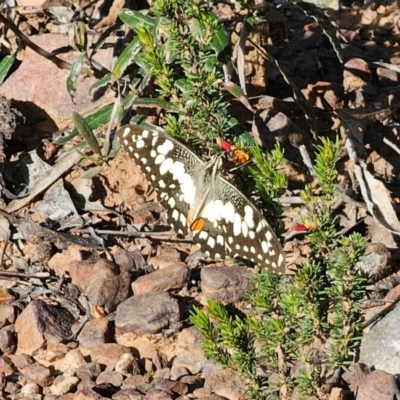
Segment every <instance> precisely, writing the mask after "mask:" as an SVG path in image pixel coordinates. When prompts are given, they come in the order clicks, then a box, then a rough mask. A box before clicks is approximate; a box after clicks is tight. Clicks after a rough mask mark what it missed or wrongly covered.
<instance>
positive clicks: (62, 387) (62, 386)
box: [50, 375, 79, 396]
mask: <svg viewBox="0 0 400 400" xmlns="http://www.w3.org/2000/svg"><path fill="white" fill-rule="evenodd" d="M78 382H79V379H78V378H76V377H75V376H65V375H60V376H57V378H56V379H54V382H53V384H52V385H51V386H50V392H51V394H55V395H56V396H62V395H64V394H66V393H68V392H70V391H72V389H73V388H74V387H75V386H76V385H77V384H78Z"/></svg>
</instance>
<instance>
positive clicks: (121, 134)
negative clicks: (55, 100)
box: [117, 125, 285, 273]
mask: <svg viewBox="0 0 400 400" xmlns="http://www.w3.org/2000/svg"><path fill="white" fill-rule="evenodd" d="M117 136H118V138H119V140H120V142H121V144H122V145H123V147H124V148H125V149H126V150H127V151H128V152H129V154H130V155H131V157H132V158H133V159H134V161H135V162H136V164H137V165H138V166H139V167H140V168H141V170H142V171H143V173H144V175H145V176H146V178H147V179H148V180H149V181H150V183H151V184H152V186H153V187H154V188H155V189H156V190H157V191H158V193H159V195H160V200H161V202H162V204H163V206H164V208H165V210H166V215H167V221H168V223H169V224H170V225H171V226H172V227H173V228H174V230H175V231H176V232H177V233H179V234H183V235H186V234H188V233H189V231H190V230H192V231H193V240H194V242H195V243H197V244H198V245H199V247H200V249H201V250H202V251H203V252H204V253H206V254H207V255H208V256H209V257H211V258H214V259H219V258H222V259H223V258H226V257H241V258H245V259H248V260H250V261H253V262H255V263H258V264H260V265H261V266H262V267H265V268H268V269H270V270H272V271H275V272H278V273H284V272H285V259H284V256H283V252H282V248H281V245H280V243H279V241H278V239H277V238H276V236H275V234H274V232H273V230H272V228H271V227H270V225H269V224H268V222H267V220H266V219H265V218H264V216H263V215H262V214H261V213H260V211H259V210H258V209H257V208H256V207H255V206H254V205H253V203H252V202H251V201H250V200H248V199H247V198H246V197H245V196H244V195H243V194H242V193H241V192H240V191H239V190H238V189H237V188H235V187H234V186H233V185H232V184H230V183H229V182H228V181H226V180H225V179H224V178H223V177H221V176H219V174H216V175H215V176H214V175H213V174H212V173H210V171H213V170H212V167H213V166H212V164H211V165H210V164H206V163H205V162H204V161H203V160H201V158H200V157H198V156H197V155H196V154H195V153H194V152H192V151H191V150H190V149H189V148H188V147H186V146H184V145H183V144H181V143H180V142H178V141H176V140H175V139H173V138H171V137H169V136H168V135H167V134H166V133H164V132H161V131H158V130H149V129H145V128H143V127H141V126H138V125H126V126H124V127H122V128H120V129H119V130H118V132H117ZM214 166H215V165H214Z"/></svg>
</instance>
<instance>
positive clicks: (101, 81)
mask: <svg viewBox="0 0 400 400" xmlns="http://www.w3.org/2000/svg"><path fill="white" fill-rule="evenodd" d="M111 82H112V75H111V73H108V74H105V75H104V76H103V77H102V78H101V79H99V80H98V81H97V82H95V83H93V85H92V86H90V88H89V95H92V93H93V92H94V91H95V90H97V89H99V88H101V87H103V86H106V85H108V84H109V83H111Z"/></svg>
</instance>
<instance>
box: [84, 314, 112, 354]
mask: <svg viewBox="0 0 400 400" xmlns="http://www.w3.org/2000/svg"><path fill="white" fill-rule="evenodd" d="M109 325H110V322H109V320H108V319H107V318H95V319H92V320H90V321H88V322H86V324H85V326H84V327H83V329H82V330H81V332H80V333H79V335H78V340H79V343H80V344H81V345H82V346H83V347H85V348H87V349H90V348H92V347H96V346H99V345H101V344H103V343H107V342H108V341H109V339H110V327H109Z"/></svg>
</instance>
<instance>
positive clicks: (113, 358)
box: [90, 343, 130, 371]
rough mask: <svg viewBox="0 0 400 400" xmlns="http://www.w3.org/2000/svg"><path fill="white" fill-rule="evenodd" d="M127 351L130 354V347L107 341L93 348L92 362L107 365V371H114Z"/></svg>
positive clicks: (91, 353)
mask: <svg viewBox="0 0 400 400" xmlns="http://www.w3.org/2000/svg"><path fill="white" fill-rule="evenodd" d="M125 353H128V354H130V350H129V348H128V347H125V346H121V345H119V344H116V343H105V344H102V345H100V346H97V347H94V348H93V349H91V352H90V357H91V359H92V362H95V363H99V364H103V365H105V366H106V371H112V370H113V369H114V368H115V365H116V363H117V362H118V360H119V359H120V358H121V357H122V355H123V354H125Z"/></svg>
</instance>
